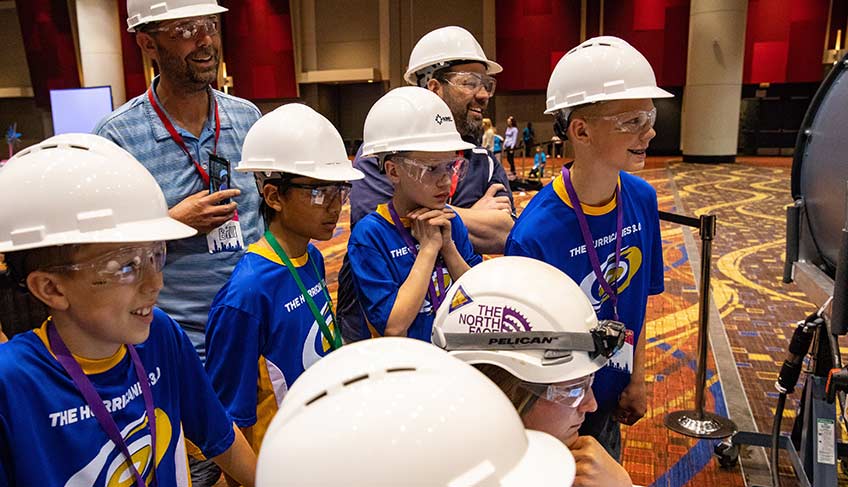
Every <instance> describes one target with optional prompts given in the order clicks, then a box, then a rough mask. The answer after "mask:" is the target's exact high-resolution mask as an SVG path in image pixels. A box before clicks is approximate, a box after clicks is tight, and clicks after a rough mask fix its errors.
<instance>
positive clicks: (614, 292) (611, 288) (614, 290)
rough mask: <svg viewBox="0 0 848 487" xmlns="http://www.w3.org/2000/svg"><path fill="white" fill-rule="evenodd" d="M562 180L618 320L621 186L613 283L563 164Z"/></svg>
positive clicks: (616, 201)
mask: <svg viewBox="0 0 848 487" xmlns="http://www.w3.org/2000/svg"><path fill="white" fill-rule="evenodd" d="M562 182H563V184H565V191H566V192H568V199H569V200H571V206H572V207H573V208H574V213H575V214H577V222H578V223H579V224H580V233H581V234H582V235H583V243H585V244H586V253H587V254H588V255H589V261H590V262H591V263H592V271H594V272H595V277H596V278H597V279H598V283H599V284H600V285H601V287H602V288H603V289H604V291H606V293H607V295H608V296H609V297H610V302H612V313H613V318H612V319H614V320H615V321H618V265H619V263H620V262H621V229H622V227H623V221H624V209H623V208H622V204H621V188H619V186H618V184H616V185H615V206H616V210H615V212H616V219H615V220H616V223H615V268H614V269H613V272H612V281H613V282H612V285H610V283H609V282H608V281H607V278H606V276H604V273H603V271H601V262H600V260H599V259H598V251H597V250H595V240H594V239H593V238H592V231H591V230H589V222H587V221H586V215H585V214H584V213H583V207H582V206H581V205H580V199H579V198H578V197H577V192H576V191H574V185H573V184H571V173H570V172H569V170H568V168H567V167H565V166H562Z"/></svg>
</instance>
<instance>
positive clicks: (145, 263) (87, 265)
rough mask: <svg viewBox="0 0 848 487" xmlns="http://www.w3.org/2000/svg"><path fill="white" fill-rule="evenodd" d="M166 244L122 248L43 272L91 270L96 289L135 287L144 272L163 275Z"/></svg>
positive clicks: (156, 243)
mask: <svg viewBox="0 0 848 487" xmlns="http://www.w3.org/2000/svg"><path fill="white" fill-rule="evenodd" d="M166 254H167V252H166V246H165V242H154V243H152V244H149V245H142V246H136V247H124V248H121V249H118V250H115V251H112V252H108V253H105V254H102V255H99V256H97V257H93V258H91V259H89V260H87V261H84V262H79V263H76V264H67V265H58V266H51V267H48V268H46V269H44V270H46V271H55V272H79V271H84V270H89V269H92V270H94V273H95V275H96V276H97V279H96V280H95V281H94V282H92V284H93V285H95V286H103V285H108V284H135V283H137V282H139V281H141V278H142V274H143V272H144V270H145V269H148V270H151V271H153V272H162V268H163V267H164V266H165V257H166Z"/></svg>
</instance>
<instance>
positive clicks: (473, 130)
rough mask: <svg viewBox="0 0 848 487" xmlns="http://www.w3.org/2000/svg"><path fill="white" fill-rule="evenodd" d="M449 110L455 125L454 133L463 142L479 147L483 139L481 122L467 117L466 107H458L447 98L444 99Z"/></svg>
mask: <svg viewBox="0 0 848 487" xmlns="http://www.w3.org/2000/svg"><path fill="white" fill-rule="evenodd" d="M444 100H445V103H447V104H448V108H450V111H451V115H453V119H454V121H455V123H456V131H457V132H459V135H460V136H461V137H462V139H463V140H465V141H467V142H470V143H472V144H474V145H480V141H481V140H482V138H483V121H482V120H480V121H477V120H472V119H470V118H469V117H468V105H458V104H457V103H455V102H454V101H453V100H451V99H450V98H449V97H446V98H444Z"/></svg>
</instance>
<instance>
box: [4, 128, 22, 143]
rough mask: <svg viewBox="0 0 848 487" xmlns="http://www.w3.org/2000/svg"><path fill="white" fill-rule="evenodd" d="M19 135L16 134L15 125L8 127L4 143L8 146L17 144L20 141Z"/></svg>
mask: <svg viewBox="0 0 848 487" xmlns="http://www.w3.org/2000/svg"><path fill="white" fill-rule="evenodd" d="M21 135H22V134H21V133H20V132H18V124H17V123H13V124H12V125H9V130H7V131H6V143H7V144H9V145H13V144H16V143H18V142H19V141H20V140H21Z"/></svg>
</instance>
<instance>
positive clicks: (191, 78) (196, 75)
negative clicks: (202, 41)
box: [158, 47, 220, 90]
mask: <svg viewBox="0 0 848 487" xmlns="http://www.w3.org/2000/svg"><path fill="white" fill-rule="evenodd" d="M158 51H159V70H160V71H161V72H163V73H166V76H168V77H169V78H171V79H172V80H173V81H175V82H178V83H179V84H180V85H183V86H184V87H185V88H190V89H195V90H201V89H206V87H207V86H209V85H210V84H212V83H214V82H215V81H216V80H217V79H218V65H219V63H220V58H219V57H218V50H217V49H215V48H214V47H208V48H206V49H200V50H197V51H194V52H192V53H190V54H189V55H188V56H186V57H185V59H180V58H179V57H177V56H174V55H172V54H171V53H170V52H168V50H167V49H163V48H159V50H158ZM209 56H212V58H213V60H214V61H215V62H214V65H213V68H211V69H206V70H199V69H197V67H195V66H194V63H193V62H192V61H190V59H191V58H194V57H200V58H203V57H209Z"/></svg>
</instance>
